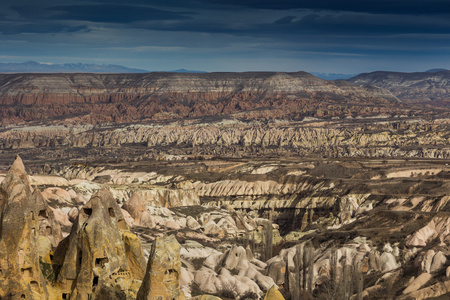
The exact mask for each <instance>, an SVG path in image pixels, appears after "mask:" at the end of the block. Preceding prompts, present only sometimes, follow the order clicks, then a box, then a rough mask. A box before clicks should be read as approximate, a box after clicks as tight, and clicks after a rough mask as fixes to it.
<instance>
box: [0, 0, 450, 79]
mask: <svg viewBox="0 0 450 300" xmlns="http://www.w3.org/2000/svg"><path fill="white" fill-rule="evenodd" d="M449 2H450V0H427V1H423V0H421V1H418V0H409V1H407V0H370V1H368V0H342V1H339V0H278V1H275V0H270V1H269V0H164V1H162V0H127V1H124V0H39V1H37V0H1V1H0V48H1V49H2V51H3V52H2V53H0V54H1V55H3V56H13V55H16V53H21V55H23V56H24V57H25V56H26V57H29V58H32V57H35V55H36V54H35V53H36V49H37V48H38V47H39V50H40V52H39V53H41V56H45V54H46V53H51V55H49V54H47V55H48V56H49V57H52V56H55V55H57V56H60V57H62V58H61V60H62V59H64V57H67V56H68V54H67V53H68V52H71V53H72V54H71V56H72V57H76V58H77V59H78V57H86V58H87V59H92V56H95V55H97V57H100V58H102V59H110V61H108V62H111V63H118V62H116V61H114V59H119V58H123V59H126V60H130V61H132V60H137V58H136V57H135V56H136V54H140V55H141V57H140V59H141V60H142V61H152V60H153V61H154V62H156V61H158V62H159V61H161V63H160V64H175V63H174V62H173V61H178V62H181V63H183V64H184V63H185V62H188V61H189V59H187V57H189V55H191V56H190V57H191V58H192V57H195V58H196V59H198V60H197V62H199V63H200V64H202V63H203V64H204V65H205V66H206V67H204V68H205V69H208V68H212V67H210V66H209V64H207V63H205V62H203V60H204V59H209V62H212V63H216V65H223V66H225V69H226V68H227V67H228V63H226V62H225V61H228V60H233V59H234V58H240V59H242V60H241V61H240V62H239V63H236V64H235V65H237V66H238V68H244V67H243V66H242V67H241V65H242V64H243V63H244V64H245V62H246V61H247V60H253V62H254V64H253V65H251V66H258V68H259V69H264V66H276V64H277V63H278V62H282V63H284V64H285V66H288V67H287V68H294V67H291V66H295V65H296V60H297V59H304V61H303V62H304V63H309V61H310V60H311V65H312V64H313V63H315V64H317V65H324V64H325V63H324V62H323V59H324V58H325V59H328V57H333V55H342V56H345V55H347V56H348V57H350V56H351V57H365V56H368V55H371V57H372V58H374V57H380V61H383V59H381V58H385V60H386V61H388V60H389V59H391V61H394V62H395V61H396V60H397V59H398V55H400V54H401V53H402V52H403V53H406V52H408V53H410V54H411V55H412V54H414V55H416V56H417V59H418V60H420V59H423V60H424V61H425V59H424V57H425V56H426V55H429V56H430V57H435V58H433V59H435V60H436V61H437V60H438V59H439V60H440V61H443V60H445V59H446V57H447V56H448V54H446V53H449V52H448V49H450V3H449ZM6 35H8V36H7V37H6ZM2 36H3V39H2ZM19 42H20V43H19ZM21 45H27V47H28V48H27V47H25V46H21ZM55 45H58V47H57V50H55V49H56V48H55V47H56V46H55ZM5 49H9V50H5ZM167 49H169V50H167ZM7 51H9V52H7ZM434 53H436V55H440V56H439V57H437V56H433V54H434ZM316 54H318V55H320V58H317V57H318V56H315V55H316ZM1 55H0V57H1ZM325 55H329V56H325ZM395 55H397V56H395ZM394 56H395V59H393V57H394ZM27 59H28V58H27ZM177 59H178V60H177ZM259 59H260V61H261V66H260V67H259V65H258V63H259ZM283 59H284V60H283ZM314 59H317V60H314ZM74 60H75V59H74ZM46 61H47V59H46ZM48 61H52V59H48ZM349 61H350V60H349ZM361 61H362V60H359V61H358V63H361ZM64 62H65V61H64ZM330 62H331V58H330V59H329V60H328V62H327V65H326V67H327V68H328V64H329V63H330ZM270 63H272V64H271V65H270ZM136 64H138V65H135V67H138V66H139V67H142V66H140V64H141V61H139V62H138V63H136ZM149 64H150V63H149ZM342 64H343V66H344V67H348V66H350V64H348V63H345V64H344V63H342ZM367 65H369V63H367ZM183 66H184V67H188V66H187V65H183ZM179 67H181V65H180V66H178V68H179ZM377 67H378V65H377ZM146 68H148V69H153V66H147V67H146ZM175 68H177V67H175ZM191 68H193V69H201V68H202V67H201V66H197V65H194V66H191ZM230 68H231V67H230ZM273 68H275V67H272V69H273ZM360 68H362V67H360ZM160 69H163V68H160ZM208 70H210V69H208ZM217 70H220V69H217ZM228 70H229V69H228ZM335 71H337V70H335ZM339 72H341V71H339ZM352 72H354V71H352Z"/></svg>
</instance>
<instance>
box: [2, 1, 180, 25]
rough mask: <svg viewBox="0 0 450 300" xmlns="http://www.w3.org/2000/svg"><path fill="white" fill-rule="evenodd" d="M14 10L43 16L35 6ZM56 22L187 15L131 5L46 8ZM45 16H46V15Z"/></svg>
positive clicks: (131, 20)
mask: <svg viewBox="0 0 450 300" xmlns="http://www.w3.org/2000/svg"><path fill="white" fill-rule="evenodd" d="M11 8H12V9H14V10H15V11H17V12H18V13H20V14H21V15H22V16H23V17H26V18H29V17H32V18H36V17H39V16H42V9H40V8H37V9H36V7H35V6H12V7H11ZM46 11H47V12H50V13H51V14H52V15H51V16H50V18H51V19H55V20H78V21H90V22H104V23H131V22H135V21H142V20H159V21H161V20H183V19H188V18H189V16H187V13H183V14H182V13H175V12H170V11H167V10H161V9H156V8H151V7H143V6H131V5H116V4H102V5H60V6H50V7H47V8H46ZM47 15H48V13H47ZM44 16H45V14H44Z"/></svg>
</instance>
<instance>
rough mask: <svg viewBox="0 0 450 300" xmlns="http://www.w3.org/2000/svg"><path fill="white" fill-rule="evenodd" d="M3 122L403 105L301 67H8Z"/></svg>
mask: <svg viewBox="0 0 450 300" xmlns="http://www.w3.org/2000/svg"><path fill="white" fill-rule="evenodd" d="M0 106H1V107H2V110H1V115H0V117H1V120H2V124H4V125H5V124H11V123H18V122H28V121H38V120H47V121H50V120H52V119H54V120H55V121H57V120H60V119H63V120H65V121H64V122H63V123H78V124H84V123H86V122H87V123H90V124H97V123H104V122H111V123H124V122H130V121H137V120H141V119H147V120H167V119H169V120H170V119H180V118H186V117H189V118H192V117H194V118H195V117H196V118H199V117H206V116H218V115H230V114H238V115H239V117H240V118H250V119H254V118H261V117H270V118H273V117H291V118H303V117H304V116H311V115H318V116H323V115H329V116H333V115H346V114H348V113H349V112H350V113H351V112H352V111H353V112H355V113H359V114H362V115H372V114H374V113H375V114H376V113H379V112H380V111H381V112H387V111H393V110H395V111H399V112H400V111H402V108H401V107H399V105H398V100H397V99H396V98H395V97H394V96H393V95H392V94H390V93H389V92H388V91H385V90H381V89H378V88H361V87H357V86H355V85H352V84H350V83H346V82H331V81H325V80H322V79H319V78H317V77H314V76H313V75H311V74H308V73H305V72H297V73H274V72H259V73H251V72H249V73H207V74H179V73H147V74H1V75H0Z"/></svg>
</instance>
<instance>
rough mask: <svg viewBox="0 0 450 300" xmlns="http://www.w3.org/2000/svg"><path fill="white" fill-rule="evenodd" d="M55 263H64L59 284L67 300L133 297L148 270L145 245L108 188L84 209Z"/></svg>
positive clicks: (96, 195) (58, 253)
mask: <svg viewBox="0 0 450 300" xmlns="http://www.w3.org/2000/svg"><path fill="white" fill-rule="evenodd" d="M55 262H56V263H58V262H60V263H61V271H60V273H59V275H58V279H57V285H58V287H59V289H60V291H61V292H62V296H63V298H64V297H65V299H80V297H81V299H88V298H89V297H94V298H96V297H103V298H96V299H108V297H110V298H117V297H119V296H120V295H133V294H135V293H136V290H133V288H132V287H133V280H136V279H139V280H141V279H142V278H143V276H144V270H145V260H144V256H143V252H142V246H141V244H140V242H139V240H137V237H136V236H135V235H134V234H132V233H131V232H130V231H129V229H128V227H127V225H126V224H125V220H124V217H123V215H122V212H121V210H120V207H119V206H118V205H117V203H116V202H115V200H114V198H113V197H112V194H111V193H110V192H109V191H108V190H106V189H101V190H100V191H98V192H97V193H96V194H95V195H94V196H93V197H92V198H91V200H89V202H88V203H86V205H84V206H83V208H82V209H81V212H80V213H79V214H78V217H77V220H76V221H75V223H74V225H73V228H72V231H71V233H70V235H69V237H67V238H66V240H65V241H63V242H61V244H60V246H59V247H58V249H57V251H56V252H55Z"/></svg>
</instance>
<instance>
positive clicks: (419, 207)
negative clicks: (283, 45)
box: [0, 71, 450, 299]
mask: <svg viewBox="0 0 450 300" xmlns="http://www.w3.org/2000/svg"><path fill="white" fill-rule="evenodd" d="M427 76H431V77H432V78H433V79H430V78H431V77H427ZM433 76H434V77H433ZM446 76H447V73H446V72H445V71H443V72H437V73H423V74H422V73H420V74H406V75H404V74H403V75H402V73H398V74H397V73H396V74H391V73H389V72H379V73H372V74H369V75H367V74H361V75H358V76H356V77H354V78H352V79H350V80H349V81H341V80H337V81H325V80H322V79H319V78H317V77H314V76H312V75H310V74H308V73H305V72H297V73H279V72H247V73H207V74H179V73H177V74H174V73H144V74H0V107H1V110H0V114H1V115H0V124H1V127H0V182H1V185H0V210H1V221H2V226H1V227H0V252H1V253H2V258H1V260H0V267H1V271H0V297H1V298H3V297H8V296H9V297H12V298H13V299H15V298H14V297H16V298H18V299H20V297H22V295H23V296H24V297H25V298H26V299H186V298H187V299H380V298H382V299H397V298H398V299H429V298H435V299H436V298H438V297H446V296H448V294H447V290H448V287H449V286H450V262H449V260H448V258H449V257H450V256H449V255H450V252H449V248H448V245H447V243H448V242H449V239H450V235H449V231H448V224H449V218H450V215H449V207H450V206H449V200H450V197H449V191H450V166H449V163H450V143H449V140H450V131H449V126H450V123H449V121H450V118H449V110H448V106H447V105H446V104H445V103H446V101H447V100H448V99H447V96H448V91H447V89H446V85H447V83H446V82H447V81H446V80H447V79H446ZM375 77H376V79H374V78H375ZM367 78H369V79H370V80H369V79H367ZM433 80H434V81H433ZM437 82H438V83H437ZM17 155H20V157H19V156H17ZM13 162H14V163H13ZM13 237H20V238H19V239H14V238H13ZM12 278H19V279H20V280H17V281H15V280H14V279H12ZM349 278H351V280H349ZM442 299H443V298H442Z"/></svg>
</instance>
